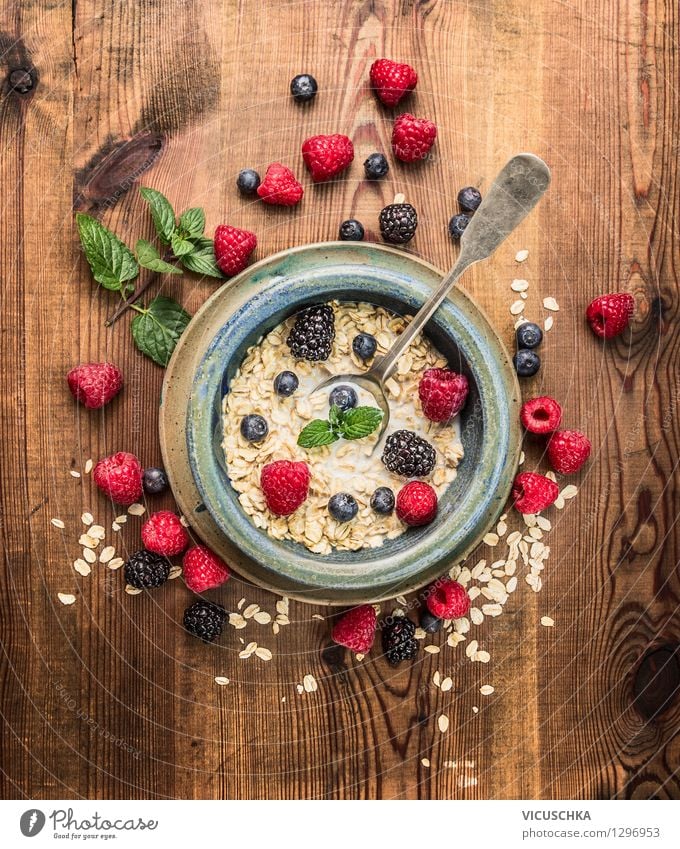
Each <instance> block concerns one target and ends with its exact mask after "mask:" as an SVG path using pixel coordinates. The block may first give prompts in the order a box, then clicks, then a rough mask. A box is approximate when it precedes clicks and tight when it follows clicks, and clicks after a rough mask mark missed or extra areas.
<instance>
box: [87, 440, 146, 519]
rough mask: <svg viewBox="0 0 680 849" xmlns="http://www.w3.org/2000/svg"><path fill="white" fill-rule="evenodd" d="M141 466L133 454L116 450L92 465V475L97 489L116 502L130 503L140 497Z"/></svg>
mask: <svg viewBox="0 0 680 849" xmlns="http://www.w3.org/2000/svg"><path fill="white" fill-rule="evenodd" d="M142 475H143V472H142V467H141V465H140V463H139V460H138V459H137V458H136V457H135V455H134V454H129V453H128V452H127V451H118V453H117V454H111V456H110V457H104V459H103V460H100V461H99V462H98V463H97V465H96V466H95V467H94V471H93V472H92V477H93V478H94V482H95V483H96V484H97V486H98V487H99V489H100V490H101V491H102V492H103V493H104V495H108V497H109V498H110V499H111V501H115V502H116V504H124V505H126V506H127V505H128V504H132V503H133V502H135V501H139V499H140V498H141V497H142Z"/></svg>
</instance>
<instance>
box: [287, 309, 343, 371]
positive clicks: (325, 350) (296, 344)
mask: <svg viewBox="0 0 680 849" xmlns="http://www.w3.org/2000/svg"><path fill="white" fill-rule="evenodd" d="M334 339H335V315H334V314H333V310H332V308H331V307H329V306H328V304H323V305H322V306H320V307H307V309H304V310H302V312H301V313H300V314H299V315H298V316H297V318H296V319H295V324H294V325H293V329H292V330H291V331H290V333H289V334H288V339H286V344H287V345H288V347H289V348H290V351H291V353H292V355H293V356H294V357H295V359H297V360H310V361H311V362H315V361H317V360H327V359H328V358H329V357H330V355H331V350H332V349H333V340H334Z"/></svg>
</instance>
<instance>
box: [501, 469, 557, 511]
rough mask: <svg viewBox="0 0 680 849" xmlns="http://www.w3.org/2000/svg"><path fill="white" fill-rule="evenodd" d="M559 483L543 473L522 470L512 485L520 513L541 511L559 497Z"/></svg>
mask: <svg viewBox="0 0 680 849" xmlns="http://www.w3.org/2000/svg"><path fill="white" fill-rule="evenodd" d="M558 493H559V490H558V488H557V484H556V483H555V482H554V481H551V480H550V478H546V477H544V476H543V475H537V474H535V473H534V472H522V473H521V474H519V475H517V477H516V478H515V481H514V483H513V485H512V493H511V498H512V500H513V502H514V507H515V509H517V510H519V512H520V513H524V514H527V513H540V512H541V510H545V508H546V507H550V505H551V504H552V503H553V501H554V500H555V499H556V498H557V496H558Z"/></svg>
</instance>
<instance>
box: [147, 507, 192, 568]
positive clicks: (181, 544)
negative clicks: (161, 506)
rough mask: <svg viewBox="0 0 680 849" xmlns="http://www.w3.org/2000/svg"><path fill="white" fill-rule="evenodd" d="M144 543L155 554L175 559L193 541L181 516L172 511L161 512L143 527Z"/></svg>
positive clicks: (151, 517) (150, 518) (154, 515)
mask: <svg viewBox="0 0 680 849" xmlns="http://www.w3.org/2000/svg"><path fill="white" fill-rule="evenodd" d="M142 542H143V543H144V548H147V549H148V550H149V551H153V552H154V554H162V555H163V556H164V557H173V556H174V555H175V554H181V553H182V552H183V551H184V549H185V548H186V547H187V546H188V545H189V543H190V542H191V540H190V539H189V534H188V533H187V529H186V528H185V527H184V525H183V524H182V523H181V522H180V520H179V516H177V515H176V514H175V513H172V512H171V511H170V510H159V511H158V513H154V514H153V515H152V516H149V518H148V519H147V520H146V522H144V524H143V525H142Z"/></svg>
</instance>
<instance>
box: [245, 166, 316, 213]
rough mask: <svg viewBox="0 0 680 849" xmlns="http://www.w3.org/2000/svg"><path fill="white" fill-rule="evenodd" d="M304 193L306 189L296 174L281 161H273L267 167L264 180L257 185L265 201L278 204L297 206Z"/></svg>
mask: <svg viewBox="0 0 680 849" xmlns="http://www.w3.org/2000/svg"><path fill="white" fill-rule="evenodd" d="M304 193H305V190H304V189H303V188H302V186H301V185H300V183H298V181H297V180H296V179H295V174H293V172H292V171H291V170H290V168H286V166H285V165H281V163H280V162H273V163H272V164H271V165H270V166H269V168H267V173H266V174H265V175H264V180H263V181H262V182H261V183H260V185H259V186H258V187H257V194H258V196H259V197H260V198H261V199H262V202H263V203H269V204H273V205H278V206H295V204H296V203H299V201H300V200H301V199H302V195H303V194H304Z"/></svg>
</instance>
